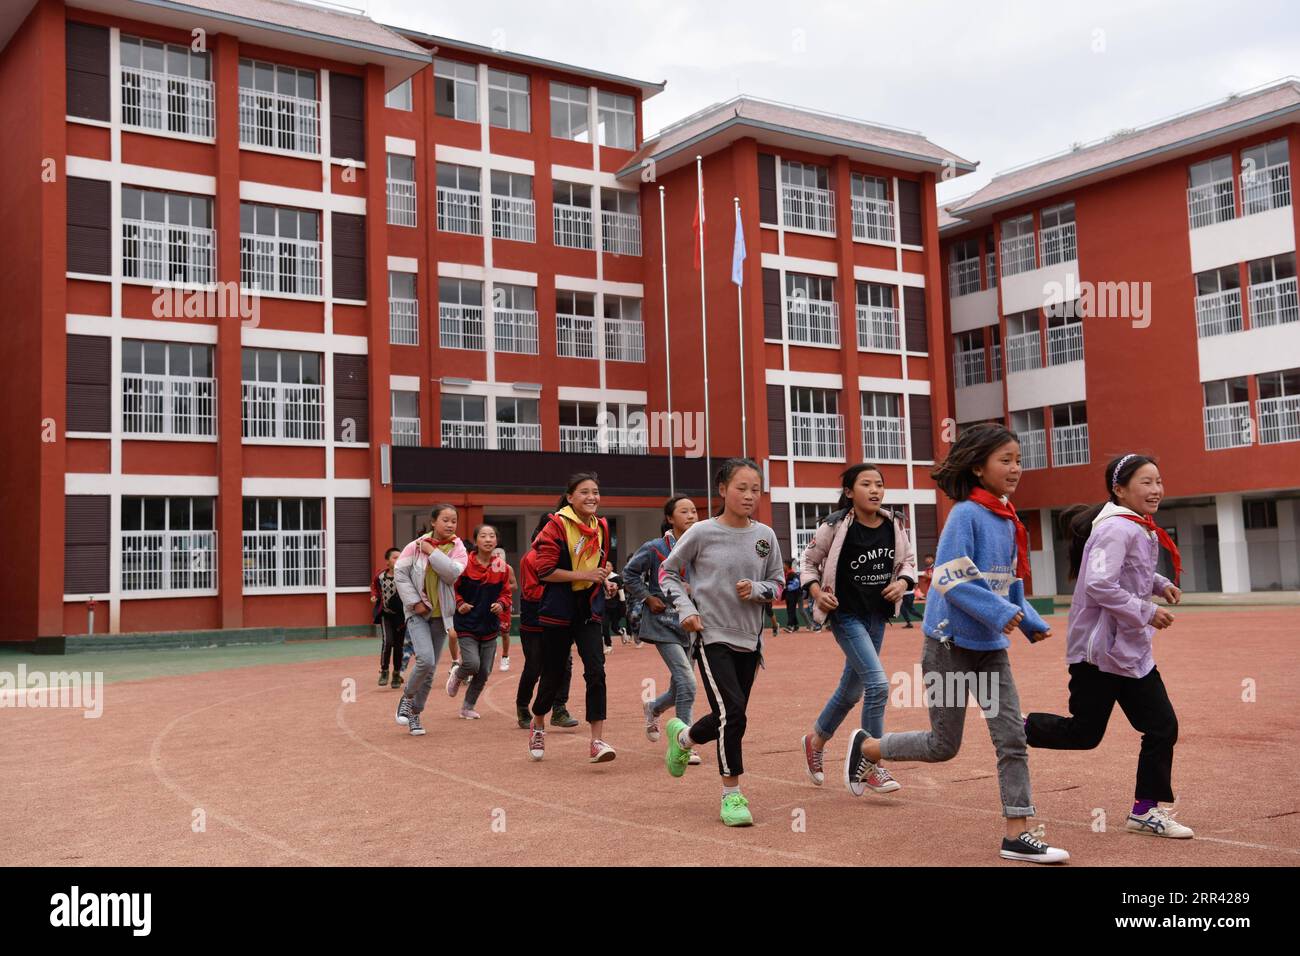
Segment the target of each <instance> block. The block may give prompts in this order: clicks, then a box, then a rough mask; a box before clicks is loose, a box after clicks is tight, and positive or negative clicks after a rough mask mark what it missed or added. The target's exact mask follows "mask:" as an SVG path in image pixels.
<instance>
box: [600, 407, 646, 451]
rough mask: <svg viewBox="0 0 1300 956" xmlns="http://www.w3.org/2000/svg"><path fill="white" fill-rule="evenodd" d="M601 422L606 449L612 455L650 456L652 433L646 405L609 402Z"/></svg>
mask: <svg viewBox="0 0 1300 956" xmlns="http://www.w3.org/2000/svg"><path fill="white" fill-rule="evenodd" d="M599 421H600V422H601V424H603V425H604V426H605V427H604V432H605V448H606V450H607V451H608V452H609V453H610V454H612V455H648V454H649V453H650V433H649V428H648V424H649V421H648V419H647V418H646V413H645V406H644V405H629V404H627V403H625V402H607V403H606V405H605V411H604V412H603V413H602V415H601V417H600V419H599Z"/></svg>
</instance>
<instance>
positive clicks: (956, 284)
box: [948, 239, 980, 299]
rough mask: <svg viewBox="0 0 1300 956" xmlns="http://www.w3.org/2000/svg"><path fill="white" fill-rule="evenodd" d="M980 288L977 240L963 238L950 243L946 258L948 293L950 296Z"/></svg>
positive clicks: (953, 296)
mask: <svg viewBox="0 0 1300 956" xmlns="http://www.w3.org/2000/svg"><path fill="white" fill-rule="evenodd" d="M979 290H980V247H979V242H978V240H975V239H965V240H962V241H961V242H955V243H953V245H952V252H951V258H950V259H949V260H948V294H949V296H951V297H952V298H954V299H955V298H956V297H957V296H959V295H969V294H970V293H972V292H978V291H979Z"/></svg>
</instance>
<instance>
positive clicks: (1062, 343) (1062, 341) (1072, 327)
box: [1047, 322, 1083, 365]
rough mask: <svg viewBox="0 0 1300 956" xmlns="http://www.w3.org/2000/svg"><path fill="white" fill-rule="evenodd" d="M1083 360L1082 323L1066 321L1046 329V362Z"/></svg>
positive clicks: (1054, 363) (1049, 363) (1060, 362)
mask: <svg viewBox="0 0 1300 956" xmlns="http://www.w3.org/2000/svg"><path fill="white" fill-rule="evenodd" d="M1082 361H1083V323H1082V322H1067V323H1066V324H1065V325H1056V326H1052V327H1051V328H1049V329H1048V330H1047V364H1048V365H1065V364H1066V363H1067V362H1082Z"/></svg>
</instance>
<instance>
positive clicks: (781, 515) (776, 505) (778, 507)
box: [772, 501, 794, 561]
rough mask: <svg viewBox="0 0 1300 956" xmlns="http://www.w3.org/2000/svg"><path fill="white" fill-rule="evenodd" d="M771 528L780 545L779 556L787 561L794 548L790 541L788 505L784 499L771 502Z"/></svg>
mask: <svg viewBox="0 0 1300 956" xmlns="http://www.w3.org/2000/svg"><path fill="white" fill-rule="evenodd" d="M772 530H773V531H774V532H775V533H776V540H777V543H778V544H779V545H780V546H781V557H782V558H784V559H785V560H787V561H788V560H789V559H790V555H791V554H793V553H794V548H793V547H792V545H791V541H790V506H789V505H788V504H786V503H785V502H784V501H774V502H772Z"/></svg>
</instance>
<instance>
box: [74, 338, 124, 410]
mask: <svg viewBox="0 0 1300 956" xmlns="http://www.w3.org/2000/svg"><path fill="white" fill-rule="evenodd" d="M112 344H113V342H112V339H110V338H108V337H107V336H103V335H69V336H68V379H67V389H68V390H67V406H68V407H67V425H66V429H67V431H70V432H107V431H111V430H112V423H111V421H110V420H109V419H110V410H111V408H112V395H111V392H110V389H111V388H112V382H111V381H110V379H111V376H112V371H113V364H112V354H111V349H112Z"/></svg>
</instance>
